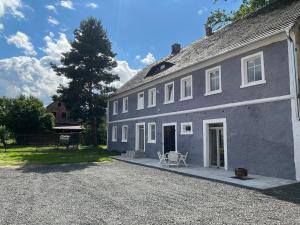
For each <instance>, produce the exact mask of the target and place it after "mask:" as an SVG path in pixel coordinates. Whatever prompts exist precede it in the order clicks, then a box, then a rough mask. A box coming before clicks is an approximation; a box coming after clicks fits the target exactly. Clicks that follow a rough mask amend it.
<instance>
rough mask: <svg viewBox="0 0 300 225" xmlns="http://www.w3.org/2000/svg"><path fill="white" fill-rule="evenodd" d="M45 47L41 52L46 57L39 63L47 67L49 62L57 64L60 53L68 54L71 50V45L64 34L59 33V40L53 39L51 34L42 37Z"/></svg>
mask: <svg viewBox="0 0 300 225" xmlns="http://www.w3.org/2000/svg"><path fill="white" fill-rule="evenodd" d="M44 41H45V43H46V47H44V48H41V50H42V51H43V52H44V53H46V56H44V57H42V58H41V63H42V64H43V65H47V64H49V63H50V62H52V63H59V61H60V58H61V56H62V53H65V52H68V51H69V50H70V49H71V45H70V43H69V41H68V39H67V37H66V35H65V34H63V33H60V34H59V38H58V39H55V37H54V34H53V33H52V32H50V33H49V35H47V36H45V37H44Z"/></svg>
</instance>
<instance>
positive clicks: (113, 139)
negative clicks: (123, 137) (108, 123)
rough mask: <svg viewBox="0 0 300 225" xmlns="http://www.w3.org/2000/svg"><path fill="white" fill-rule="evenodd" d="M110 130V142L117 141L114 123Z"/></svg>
mask: <svg viewBox="0 0 300 225" xmlns="http://www.w3.org/2000/svg"><path fill="white" fill-rule="evenodd" d="M111 129H112V131H111V141H112V142H117V141H118V126H117V125H114V126H112V128H111Z"/></svg>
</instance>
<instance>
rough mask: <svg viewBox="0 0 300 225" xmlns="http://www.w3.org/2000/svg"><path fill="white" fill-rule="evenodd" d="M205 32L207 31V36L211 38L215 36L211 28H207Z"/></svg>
mask: <svg viewBox="0 0 300 225" xmlns="http://www.w3.org/2000/svg"><path fill="white" fill-rule="evenodd" d="M205 31H206V36H211V35H213V34H214V33H213V31H212V28H211V27H205Z"/></svg>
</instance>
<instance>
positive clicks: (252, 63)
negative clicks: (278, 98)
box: [241, 52, 266, 88]
mask: <svg viewBox="0 0 300 225" xmlns="http://www.w3.org/2000/svg"><path fill="white" fill-rule="evenodd" d="M241 65H242V66H241V67H242V68H241V69H242V85H241V88H243V87H248V86H253V85H257V84H263V83H266V79H265V72H264V60H263V52H259V53H256V54H253V55H250V56H247V57H244V58H242V59H241Z"/></svg>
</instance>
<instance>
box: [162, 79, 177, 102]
mask: <svg viewBox="0 0 300 225" xmlns="http://www.w3.org/2000/svg"><path fill="white" fill-rule="evenodd" d="M169 85H173V92H172V97H173V98H172V99H171V100H170V101H167V93H168V92H167V87H168V86H169ZM174 89H175V84H174V81H172V82H169V83H166V84H165V94H164V104H170V103H173V102H174V93H175V92H174Z"/></svg>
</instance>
